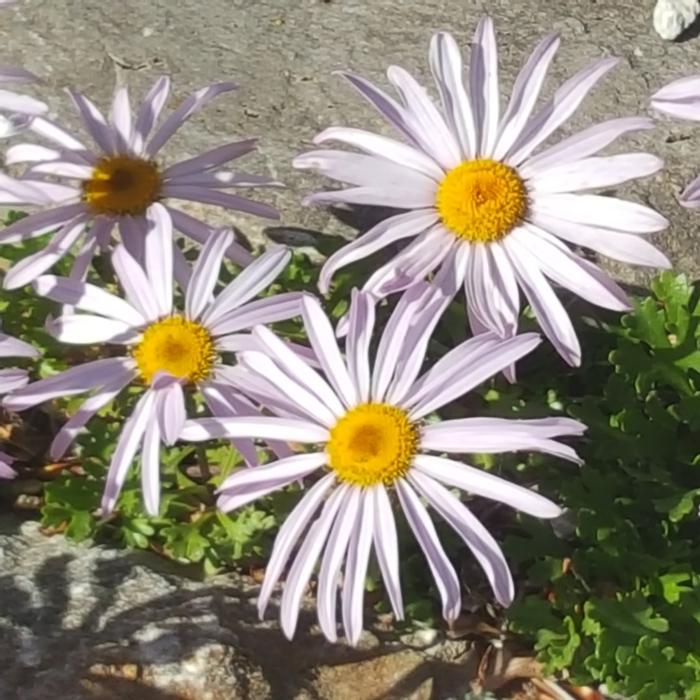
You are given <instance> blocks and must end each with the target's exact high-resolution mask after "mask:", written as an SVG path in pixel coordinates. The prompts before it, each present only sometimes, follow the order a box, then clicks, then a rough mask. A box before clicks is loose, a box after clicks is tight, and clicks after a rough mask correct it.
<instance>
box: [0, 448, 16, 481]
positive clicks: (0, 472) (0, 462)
mask: <svg viewBox="0 0 700 700" xmlns="http://www.w3.org/2000/svg"><path fill="white" fill-rule="evenodd" d="M14 461H15V459H14V457H12V456H11V455H8V454H7V453H6V452H0V479H14V478H15V477H16V476H17V473H16V472H15V470H14V469H13V468H12V467H11V466H10V465H11V464H12V463H13V462H14Z"/></svg>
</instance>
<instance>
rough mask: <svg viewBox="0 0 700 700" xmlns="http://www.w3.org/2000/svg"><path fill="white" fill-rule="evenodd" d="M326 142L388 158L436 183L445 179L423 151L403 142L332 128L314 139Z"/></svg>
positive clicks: (369, 132) (316, 141)
mask: <svg viewBox="0 0 700 700" xmlns="http://www.w3.org/2000/svg"><path fill="white" fill-rule="evenodd" d="M326 141H340V142H341V143H346V144H348V145H349V146H355V147H356V148H359V149H360V150H361V151H364V152H365V153H371V154H373V155H375V156H380V157H381V158H387V159H388V160H390V161H392V162H394V163H396V164H397V165H401V166H403V167H405V168H410V169H412V170H415V171H417V172H419V173H422V174H423V175H425V176H426V177H429V178H430V179H431V180H435V182H441V181H442V179H443V178H444V177H445V172H444V171H443V169H442V168H441V167H440V166H439V165H438V164H437V163H436V162H435V161H434V160H433V159H432V158H431V157H430V156H428V155H426V154H425V153H423V152H422V151H419V150H418V149H417V148H414V147H413V146H409V145H408V144H405V143H401V141H396V140H395V139H390V138H387V137H386V136H382V135H380V134H373V133H372V132H371V131H364V130H362V129H349V128H345V127H340V126H332V127H330V128H328V129H326V130H325V131H322V132H321V133H320V134H318V136H315V137H314V143H315V144H322V143H325V142H326Z"/></svg>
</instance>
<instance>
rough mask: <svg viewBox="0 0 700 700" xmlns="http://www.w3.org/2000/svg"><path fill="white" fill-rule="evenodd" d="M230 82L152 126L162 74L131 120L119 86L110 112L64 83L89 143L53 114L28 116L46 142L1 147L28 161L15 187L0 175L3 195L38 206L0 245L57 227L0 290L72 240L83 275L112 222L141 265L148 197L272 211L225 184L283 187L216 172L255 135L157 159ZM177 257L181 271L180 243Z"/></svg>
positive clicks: (50, 260) (242, 260) (197, 224)
mask: <svg viewBox="0 0 700 700" xmlns="http://www.w3.org/2000/svg"><path fill="white" fill-rule="evenodd" d="M234 88H235V85H233V84H232V83H218V84H215V85H210V86H209V87H206V88H203V89H201V90H199V91H197V92H195V93H194V94H193V95H192V96H190V97H188V98H187V99H186V100H184V101H183V102H182V104H181V105H180V106H179V107H178V108H177V109H175V110H174V111H173V112H172V113H170V114H169V115H168V116H167V117H166V118H165V119H164V120H163V122H162V123H161V125H160V127H158V128H155V131H154V127H155V126H156V122H157V121H158V118H159V116H160V114H161V112H162V110H163V106H164V105H165V102H166V100H167V98H168V95H169V93H170V80H169V78H167V77H161V78H159V79H158V80H156V82H155V83H154V85H153V87H152V88H151V90H150V91H149V93H148V94H147V95H146V98H145V99H144V101H143V103H142V104H141V106H140V108H139V109H138V112H137V114H136V119H135V120H133V121H132V111H131V103H130V100H129V94H128V92H127V89H126V88H119V89H117V90H116V92H115V95H114V100H113V102H112V109H111V113H110V115H109V117H108V118H107V117H105V116H104V115H103V114H102V113H101V112H100V110H99V109H98V108H97V106H96V105H95V104H94V103H93V102H92V101H91V100H90V99H89V98H87V97H86V96H85V95H83V94H81V93H80V92H77V91H75V90H70V91H69V94H70V96H71V98H72V99H73V103H74V104H75V107H76V108H77V110H78V112H79V114H80V117H81V119H82V121H83V125H84V127H85V129H86V131H87V132H88V134H89V135H90V137H91V138H92V140H93V141H94V142H95V144H96V145H97V148H96V149H91V148H89V147H88V146H86V145H84V143H83V142H82V141H81V140H80V139H78V138H77V137H76V136H74V135H73V134H71V133H69V132H68V131H67V130H65V129H64V128H63V127H61V126H59V125H58V124H56V123H54V122H52V121H51V120H49V119H47V118H45V117H41V116H38V117H34V118H33V119H32V120H31V122H30V124H29V127H30V130H31V131H32V132H33V133H35V134H37V135H38V136H41V137H43V138H45V139H46V140H48V141H49V142H51V143H52V144H53V145H52V147H46V146H41V145H37V144H32V143H21V144H17V145H15V146H12V147H10V148H9V149H8V151H7V155H6V159H5V161H6V163H7V164H8V165H12V164H17V163H25V164H27V165H28V167H27V169H26V171H25V172H24V174H23V175H22V177H21V179H20V180H19V181H17V182H16V183H15V184H12V183H7V182H6V180H5V179H3V180H2V181H0V202H3V203H9V204H26V205H38V206H41V207H42V211H40V212H37V213H34V214H32V215H30V216H28V217H26V218H24V219H21V220H20V221H17V222H15V223H13V224H11V225H10V226H8V227H7V228H5V229H4V230H2V231H0V243H1V244H8V243H16V242H18V241H21V240H25V239H27V238H34V237H36V236H40V235H42V234H45V233H47V232H49V231H53V230H55V229H58V231H57V232H56V233H54V235H53V236H52V238H51V240H50V242H49V243H48V244H47V245H46V247H45V248H43V249H42V250H40V251H39V252H37V253H34V254H32V255H29V256H27V257H26V258H24V259H23V260H20V261H19V262H18V263H16V264H15V265H13V266H12V267H11V268H10V270H9V271H8V273H7V275H6V276H5V282H4V284H5V287H6V288H11V289H14V288H16V287H21V286H23V285H24V284H28V283H29V282H31V281H32V280H34V279H35V278H36V277H38V276H39V275H40V274H42V273H44V272H46V271H47V270H48V269H49V268H50V267H51V266H52V265H53V264H54V263H55V262H57V261H58V260H60V259H61V258H62V257H63V256H64V255H66V254H67V253H68V252H69V251H70V250H71V249H73V248H74V247H76V246H77V250H78V252H77V255H76V262H75V265H74V268H73V272H72V273H71V276H72V277H75V278H76V279H83V278H84V276H85V273H86V271H87V268H88V266H89V264H90V261H91V259H92V257H93V255H94V254H95V252H96V250H97V249H98V248H101V249H102V250H105V249H108V248H110V247H111V245H112V231H113V229H114V227H115V226H118V228H119V234H120V238H121V240H122V241H123V243H124V244H125V245H126V246H127V248H128V250H129V252H130V253H131V255H132V257H134V258H135V259H136V260H137V261H138V262H143V259H142V258H143V249H144V238H145V236H146V232H147V221H146V219H147V216H148V213H149V212H150V211H151V209H152V208H153V206H154V205H155V204H157V203H159V202H163V201H164V200H167V199H180V200H189V201H193V202H199V203H202V204H210V205H214V206H219V207H224V208H225V209H229V210H236V211H241V212H244V213H248V214H253V215H256V216H262V217H267V218H272V219H276V218H278V217H279V215H278V213H277V211H276V210H275V209H274V208H273V207H271V206H270V205H268V204H263V203H261V202H255V201H252V200H249V199H247V198H245V197H241V196H240V195H238V194H233V193H230V192H225V191H224V190H227V189H232V188H249V187H254V186H278V185H280V183H278V182H275V181H274V180H271V179H270V178H267V177H261V176H258V175H249V174H246V173H233V172H228V171H224V170H221V169H220V168H221V166H223V165H224V164H225V163H228V162H229V161H231V160H233V159H235V158H239V157H240V156H243V155H245V154H246V153H249V152H251V151H253V150H255V147H256V141H255V139H246V140H244V141H238V142H234V143H228V144H225V145H223V146H219V147H217V148H214V149H212V150H210V151H206V152H204V153H201V154H199V155H197V156H195V157H193V158H188V159H186V160H182V161H180V162H177V163H173V164H172V165H170V166H168V167H165V166H164V165H162V164H161V163H159V162H158V160H157V158H158V156H159V154H160V151H161V149H162V147H163V146H164V145H165V144H166V142H167V141H168V140H169V139H170V138H171V137H172V136H173V134H175V132H176V131H177V130H178V129H179V128H180V127H181V126H182V125H183V123H184V122H185V121H187V120H188V119H189V118H190V117H191V116H192V115H193V114H195V113H196V112H198V111H199V110H200V109H202V108H203V107H204V106H206V105H207V104H208V103H209V102H211V101H212V100H213V99H214V98H215V97H217V96H218V95H220V94H222V93H224V92H228V91H230V90H233V89H234ZM55 178H58V181H55ZM163 206H164V207H165V210H166V212H167V215H168V216H169V217H170V218H171V220H172V224H173V226H174V227H175V228H176V229H177V230H178V231H180V232H181V233H183V234H184V235H185V236H188V237H189V238H191V239H192V240H194V241H196V242H197V243H200V244H203V243H205V242H206V241H207V239H208V238H209V236H210V235H211V233H212V231H213V229H212V228H211V227H210V226H208V225H207V224H205V223H204V222H202V221H200V220H199V219H196V218H194V217H192V216H190V215H189V214H186V213H185V212H183V211H180V210H179V209H176V208H174V207H172V206H170V204H163ZM227 254H228V256H229V257H230V258H231V259H232V260H233V261H234V262H237V263H239V264H241V265H246V264H248V263H249V262H250V261H251V259H252V256H251V255H250V253H249V252H248V251H247V250H245V248H243V247H242V246H241V245H240V244H238V243H235V242H233V243H232V244H231V248H230V249H229V251H228V253H227ZM174 255H175V271H176V274H177V275H178V276H179V275H180V274H183V275H184V274H185V271H186V268H187V262H186V260H185V259H184V257H183V255H182V253H181V252H180V250H179V248H177V247H176V248H175V251H174Z"/></svg>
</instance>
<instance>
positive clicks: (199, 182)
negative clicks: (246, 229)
mask: <svg viewBox="0 0 700 700" xmlns="http://www.w3.org/2000/svg"><path fill="white" fill-rule="evenodd" d="M168 182H169V183H170V184H173V185H195V186H197V187H213V188H214V189H231V188H234V187H236V188H240V187H284V183H282V182H280V181H279V180H273V179H272V178H270V177H266V176H265V175H251V174H250V173H244V172H240V171H237V172H235V173H234V172H232V171H230V170H214V171H212V172H205V173H193V174H191V175H178V176H177V177H173V178H170V179H169V180H168Z"/></svg>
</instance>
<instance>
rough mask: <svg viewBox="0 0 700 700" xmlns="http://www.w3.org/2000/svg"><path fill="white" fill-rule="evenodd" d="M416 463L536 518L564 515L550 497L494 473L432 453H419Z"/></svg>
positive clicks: (436, 475)
mask: <svg viewBox="0 0 700 700" xmlns="http://www.w3.org/2000/svg"><path fill="white" fill-rule="evenodd" d="M435 442H437V441H435ZM426 449H434V448H433V447H426ZM414 465H415V468H416V469H417V470H418V471H420V472H422V473H423V474H426V475H428V476H429V477H431V478H433V479H436V480H437V481H440V482H442V483H443V484H446V485H447V486H453V487H455V488H458V489H462V490H463V491H467V492H468V493H472V494H475V495H477V496H482V497H483V498H490V499H491V500H493V501H499V502H500V503H505V504H506V505H508V506H510V507H511V508H516V509H517V510H520V511H522V512H523V513H528V514H529V515H534V516H535V517H536V518H556V517H558V516H560V515H561V514H562V510H561V508H559V506H558V505H557V504H556V503H553V502H552V501H550V500H549V499H548V498H545V497H544V496H540V495H539V494H538V493H536V492H535V491H530V489H526V488H523V487H522V486H518V485H517V484H513V483H511V482H510V481H508V480H507V479H501V477H499V476H496V475H495V474H489V473H488V472H486V471H484V470H483V469H475V468H474V467H470V466H468V465H466V464H462V463H461V462H456V461H454V460H452V459H444V458H443V457H433V456H431V455H416V457H415V459H414Z"/></svg>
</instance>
